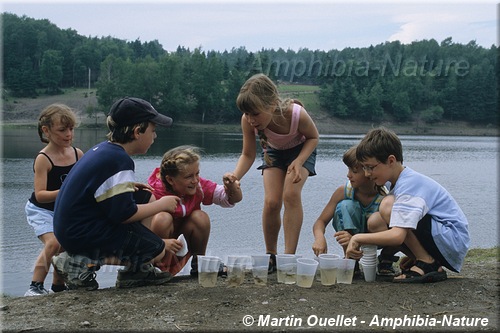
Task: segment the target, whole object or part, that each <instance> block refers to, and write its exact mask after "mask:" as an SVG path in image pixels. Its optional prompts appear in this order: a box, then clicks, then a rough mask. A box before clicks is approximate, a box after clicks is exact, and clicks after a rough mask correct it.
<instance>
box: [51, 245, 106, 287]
mask: <svg viewBox="0 0 500 333" xmlns="http://www.w3.org/2000/svg"><path fill="white" fill-rule="evenodd" d="M52 264H53V265H54V268H55V270H56V271H57V273H58V274H59V275H60V276H61V277H62V278H63V279H64V282H65V283H66V285H67V286H68V288H69V289H70V290H74V289H78V288H85V289H86V290H96V289H97V288H99V284H98V283H97V281H96V279H95V278H96V274H95V271H97V270H99V268H100V265H99V263H98V261H96V260H92V259H90V258H88V257H85V256H82V255H79V254H76V255H70V254H68V253H67V252H63V253H61V254H59V255H57V256H54V257H52Z"/></svg>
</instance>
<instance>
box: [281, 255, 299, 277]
mask: <svg viewBox="0 0 500 333" xmlns="http://www.w3.org/2000/svg"><path fill="white" fill-rule="evenodd" d="M296 265H297V257H296V256H295V254H277V255H276V271H277V274H276V278H277V280H278V283H285V279H286V274H287V272H289V273H290V275H293V283H295V273H294V272H293V270H294V269H293V268H294V267H295V268H296ZM290 279H291V278H290Z"/></svg>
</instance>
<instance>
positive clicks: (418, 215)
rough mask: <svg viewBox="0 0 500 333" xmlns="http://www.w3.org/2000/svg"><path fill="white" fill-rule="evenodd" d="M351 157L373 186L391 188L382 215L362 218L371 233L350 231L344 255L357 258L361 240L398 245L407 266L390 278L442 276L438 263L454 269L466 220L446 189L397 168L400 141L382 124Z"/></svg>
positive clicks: (465, 244)
mask: <svg viewBox="0 0 500 333" xmlns="http://www.w3.org/2000/svg"><path fill="white" fill-rule="evenodd" d="M356 158H357V159H358V160H359V161H361V163H362V164H363V169H364V171H365V174H366V175H367V176H369V177H370V179H372V180H373V181H374V182H375V183H376V184H377V185H383V184H385V183H386V182H390V183H391V189H390V193H389V196H387V197H385V198H384V199H383V200H382V203H381V204H380V208H379V212H380V215H381V217H382V219H374V220H373V221H375V222H373V221H371V220H368V228H369V229H370V231H371V232H370V233H365V234H357V235H354V236H353V237H352V238H351V240H350V242H349V245H348V246H347V250H346V256H348V257H351V258H353V259H359V258H360V257H361V256H362V252H361V251H360V246H361V245H363V244H375V245H379V246H384V247H397V246H402V248H404V249H405V250H404V251H405V252H406V254H407V255H408V256H409V257H410V258H411V259H413V266H411V267H410V268H409V269H407V270H403V272H402V273H401V275H399V276H396V277H394V279H393V281H394V282H403V283H425V282H437V281H443V280H445V279H446V278H447V275H446V271H445V270H444V269H443V267H442V266H444V267H446V268H448V269H450V270H452V271H454V272H459V271H460V269H461V267H462V264H463V261H464V258H465V255H466V254H467V251H468V249H469V244H470V238H469V231H468V222H467V218H466V217H465V215H464V213H463V212H462V210H461V209H460V207H459V206H458V204H457V202H456V201H455V199H453V197H452V196H451V195H450V193H449V192H448V191H447V190H446V189H444V188H443V187H442V186H441V185H440V184H438V183H437V182H436V181H434V180H432V179H431V178H429V177H427V176H424V175H422V174H420V173H418V172H416V171H414V170H412V169H410V168H408V167H405V166H403V150H402V145H401V141H400V140H399V138H398V137H397V135H396V134H395V133H394V132H392V131H389V130H387V129H385V128H383V127H381V128H377V129H373V130H371V131H369V132H368V133H367V134H366V136H365V137H364V138H363V140H361V142H360V143H359V145H358V147H357V149H356ZM371 222H372V224H371V225H370V223H371Z"/></svg>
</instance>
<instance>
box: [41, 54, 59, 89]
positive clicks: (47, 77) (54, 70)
mask: <svg viewBox="0 0 500 333" xmlns="http://www.w3.org/2000/svg"><path fill="white" fill-rule="evenodd" d="M62 62H63V57H62V56H61V52H59V51H56V50H47V51H45V52H43V56H42V65H41V66H40V76H41V79H42V83H43V84H44V85H45V87H46V88H47V93H49V94H57V93H59V91H60V89H59V85H60V83H61V80H62V77H63V71H62Z"/></svg>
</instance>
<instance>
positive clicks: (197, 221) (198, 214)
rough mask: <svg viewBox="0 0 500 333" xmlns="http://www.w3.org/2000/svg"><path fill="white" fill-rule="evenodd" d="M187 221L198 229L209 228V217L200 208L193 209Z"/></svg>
mask: <svg viewBox="0 0 500 333" xmlns="http://www.w3.org/2000/svg"><path fill="white" fill-rule="evenodd" d="M188 223H191V224H193V226H194V227H195V228H197V229H198V230H210V217H209V216H208V214H207V213H205V212H204V211H202V210H195V211H193V212H192V213H191V215H190V216H189V219H188Z"/></svg>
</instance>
